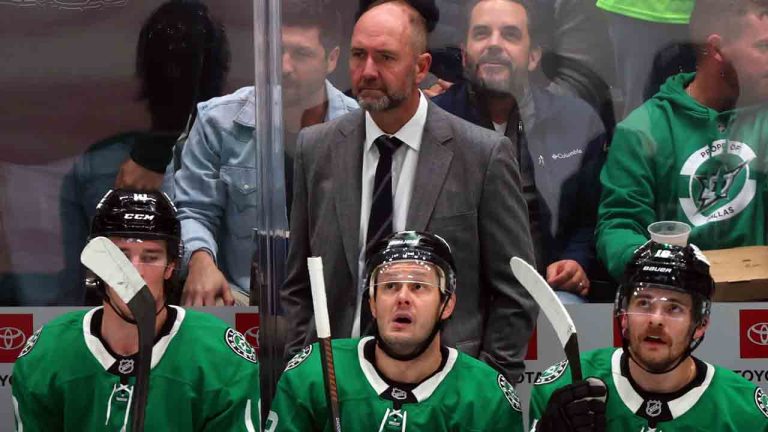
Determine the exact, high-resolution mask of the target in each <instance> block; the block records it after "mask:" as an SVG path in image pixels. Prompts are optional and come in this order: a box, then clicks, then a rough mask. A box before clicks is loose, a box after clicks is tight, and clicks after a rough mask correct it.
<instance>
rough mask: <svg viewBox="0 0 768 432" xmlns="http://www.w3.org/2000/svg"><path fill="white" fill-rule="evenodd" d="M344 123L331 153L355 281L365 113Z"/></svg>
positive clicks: (341, 222)
mask: <svg viewBox="0 0 768 432" xmlns="http://www.w3.org/2000/svg"><path fill="white" fill-rule="evenodd" d="M359 114H360V115H357V116H350V118H349V121H346V122H344V123H341V124H340V125H339V129H338V131H337V134H336V141H335V142H334V144H333V146H332V148H331V151H332V154H333V165H334V166H333V168H334V172H333V184H334V188H335V191H334V192H335V193H334V195H335V198H336V216H337V217H338V219H339V227H340V228H341V238H342V242H343V245H344V254H345V256H346V258H347V265H349V270H350V272H351V274H352V279H353V280H357V276H358V275H357V273H358V263H357V260H358V257H359V255H360V195H361V194H362V186H361V185H362V172H363V140H364V139H365V117H364V115H363V114H364V111H363V110H360V111H359Z"/></svg>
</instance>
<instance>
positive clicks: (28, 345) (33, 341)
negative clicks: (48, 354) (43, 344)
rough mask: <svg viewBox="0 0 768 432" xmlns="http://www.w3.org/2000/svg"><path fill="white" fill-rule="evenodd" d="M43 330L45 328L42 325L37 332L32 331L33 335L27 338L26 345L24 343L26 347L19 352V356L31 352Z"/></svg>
mask: <svg viewBox="0 0 768 432" xmlns="http://www.w3.org/2000/svg"><path fill="white" fill-rule="evenodd" d="M42 331H43V328H42V327H40V328H39V329H37V331H36V332H34V333H32V336H30V337H29V339H27V343H26V345H24V349H22V350H21V352H20V353H19V358H21V357H24V356H25V355H27V354H29V352H30V351H32V348H34V347H35V344H36V343H37V340H38V339H40V333H41V332H42Z"/></svg>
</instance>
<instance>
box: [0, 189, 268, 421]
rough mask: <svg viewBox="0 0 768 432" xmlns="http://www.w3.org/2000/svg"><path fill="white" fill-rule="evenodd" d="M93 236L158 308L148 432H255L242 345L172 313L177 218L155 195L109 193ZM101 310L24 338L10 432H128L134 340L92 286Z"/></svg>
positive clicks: (201, 317)
mask: <svg viewBox="0 0 768 432" xmlns="http://www.w3.org/2000/svg"><path fill="white" fill-rule="evenodd" d="M91 236H92V237H95V236H105V237H108V238H109V239H110V240H112V241H113V242H114V243H115V244H116V245H117V246H118V247H119V248H120V249H121V250H122V251H123V252H124V253H125V254H126V256H127V257H128V258H129V260H130V261H131V262H132V263H133V265H134V266H135V267H136V268H137V269H138V270H139V273H140V274H141V276H142V277H143V278H144V280H145V282H146V283H147V286H148V287H149V289H150V291H151V292H152V295H153V296H154V298H155V302H156V311H157V312H156V324H155V334H156V337H155V344H154V348H153V351H152V370H151V373H150V385H149V399H148V402H147V407H146V418H145V430H147V431H255V430H257V428H258V427H259V418H260V416H259V366H258V364H257V358H256V353H255V351H254V349H253V348H251V346H250V345H249V344H248V342H246V341H245V338H244V337H243V335H241V334H240V333H238V332H237V331H235V330H233V329H231V328H229V327H228V326H227V324H225V323H224V322H223V321H221V320H219V319H217V318H214V317H212V316H210V315H207V314H204V313H200V312H195V311H187V310H185V309H182V308H180V307H176V306H169V305H167V303H166V298H167V297H168V295H169V292H168V289H169V288H170V287H171V286H172V285H171V282H172V279H173V277H174V272H175V269H176V265H177V263H178V260H179V257H180V256H181V250H182V246H181V244H180V225H179V222H178V220H177V219H176V209H175V208H174V207H173V204H172V203H171V202H170V201H169V200H168V198H167V197H166V196H165V195H163V194H161V193H159V192H132V191H126V190H114V191H109V192H108V193H107V194H106V195H105V196H104V198H102V200H101V202H100V203H99V205H98V207H97V209H96V215H95V217H94V219H93V224H92V226H91ZM94 283H96V284H98V285H99V287H98V289H99V290H100V292H101V293H102V294H103V297H104V301H103V306H101V307H98V308H95V309H91V310H88V311H77V312H70V313H67V314H64V315H62V316H61V317H58V318H56V319H54V320H53V321H51V322H49V323H48V324H46V325H45V326H44V327H43V328H41V329H40V330H38V331H37V332H35V333H34V335H33V336H32V337H30V338H29V341H28V342H27V344H26V346H25V347H24V349H23V350H22V352H21V353H20V354H19V358H18V360H16V364H15V365H14V368H13V405H14V410H15V414H16V428H17V431H19V432H21V431H22V430H23V431H24V432H30V431H97V430H98V431H125V430H126V427H127V425H128V424H129V419H130V417H131V412H130V409H129V407H130V405H131V400H132V399H131V398H132V396H133V386H134V382H135V376H134V372H135V371H136V369H137V364H136V361H137V356H136V354H137V351H138V346H139V345H138V331H137V328H136V326H135V325H134V323H135V321H134V320H133V318H132V314H131V312H130V310H129V309H128V307H127V305H126V304H125V303H123V302H122V301H121V300H120V298H119V297H118V296H117V294H116V293H115V292H114V291H113V289H112V288H111V287H109V286H105V284H104V283H103V282H102V281H101V280H98V279H96V280H95V281H94Z"/></svg>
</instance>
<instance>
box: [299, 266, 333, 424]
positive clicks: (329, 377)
mask: <svg viewBox="0 0 768 432" xmlns="http://www.w3.org/2000/svg"><path fill="white" fill-rule="evenodd" d="M307 268H308V270H309V283H310V287H311V289H312V304H313V306H314V309H315V327H316V328H317V338H318V339H319V342H320V348H321V349H320V359H321V362H322V367H323V378H324V381H325V392H326V397H327V399H328V409H329V411H330V416H331V418H330V420H331V428H332V430H333V431H334V432H341V416H340V414H339V390H338V386H337V383H336V368H335V367H334V365H333V346H332V344H331V325H330V320H329V318H328V303H327V300H326V295H325V280H324V279H323V259H322V258H319V257H311V258H307Z"/></svg>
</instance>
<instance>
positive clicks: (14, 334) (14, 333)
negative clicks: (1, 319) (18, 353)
mask: <svg viewBox="0 0 768 432" xmlns="http://www.w3.org/2000/svg"><path fill="white" fill-rule="evenodd" d="M26 342H27V337H26V336H25V335H24V332H23V331H21V330H19V329H17V328H16V327H3V328H0V349H2V350H6V351H13V350H17V349H19V348H21V347H23V346H24V344H25V343H26Z"/></svg>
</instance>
